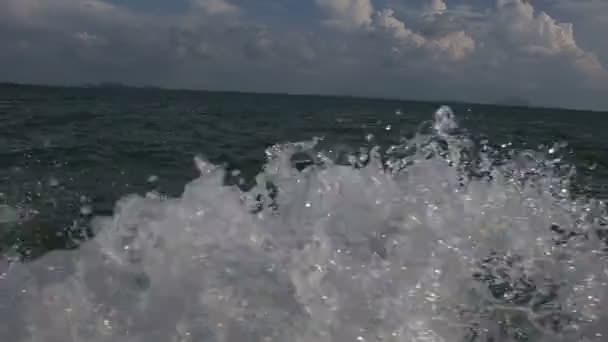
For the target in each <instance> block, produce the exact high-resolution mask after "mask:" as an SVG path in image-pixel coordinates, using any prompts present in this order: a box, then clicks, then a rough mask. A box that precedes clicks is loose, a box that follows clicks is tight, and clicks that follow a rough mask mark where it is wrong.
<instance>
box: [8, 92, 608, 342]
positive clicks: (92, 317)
mask: <svg viewBox="0 0 608 342" xmlns="http://www.w3.org/2000/svg"><path fill="white" fill-rule="evenodd" d="M1 90H2V92H0V120H1V124H0V129H1V130H2V132H1V134H0V137H1V139H3V141H2V144H0V162H1V165H0V167H1V170H0V172H1V177H2V183H1V187H2V194H3V196H2V201H3V205H2V206H1V207H0V234H2V236H3V237H2V245H3V249H2V253H3V257H2V261H1V262H2V263H1V264H0V318H2V321H3V324H2V325H0V340H2V341H5V340H6V341H58V342H59V341H142V342H143V341H159V342H161V341H163V342H164V341H302V342H309V341H310V342H312V341H335V342H342V341H604V340H605V338H606V336H608V331H607V330H608V328H606V324H607V323H608V316H607V313H606V310H603V309H602V308H603V307H604V303H605V302H606V300H608V299H607V298H605V297H606V296H607V295H608V291H607V289H608V287H607V286H608V284H607V283H608V279H607V278H608V261H607V260H606V257H607V256H608V249H607V248H606V243H607V242H606V240H607V239H608V231H607V229H608V228H606V224H607V223H606V220H607V219H608V214H607V213H606V209H605V204H604V202H603V200H602V199H603V198H604V197H605V194H606V193H607V192H606V191H605V189H604V186H603V185H604V184H606V180H608V173H607V172H606V167H605V164H604V163H605V162H606V161H607V160H608V152H607V151H606V150H605V146H608V144H607V143H608V133H606V130H605V129H604V128H605V127H608V126H607V125H606V123H608V117H606V116H605V114H602V113H588V112H570V111H556V110H548V109H547V110H541V109H517V108H500V107H492V106H479V105H466V104H452V105H451V108H452V109H453V110H454V112H455V117H454V115H453V114H452V112H451V110H450V109H449V108H448V107H441V108H440V105H439V104H431V103H407V102H397V101H376V100H362V99H340V98H317V97H289V96H280V95H264V96H262V95H243V94H218V93H196V92H165V91H158V90H99V89H97V90H93V89H59V88H56V89H51V88H15V87H12V88H11V87H5V88H2V89H1ZM313 137H319V138H321V137H322V139H313ZM195 156H197V157H196V158H194V157H195ZM193 160H194V163H193V162H192V161H193ZM193 164H194V166H195V167H192V165H193ZM184 186H185V190H183V189H184ZM76 247H77V248H76ZM66 248H67V250H66ZM74 248H76V249H74Z"/></svg>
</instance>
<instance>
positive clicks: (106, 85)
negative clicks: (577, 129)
mask: <svg viewBox="0 0 608 342" xmlns="http://www.w3.org/2000/svg"><path fill="white" fill-rule="evenodd" d="M9 87H10V88H46V89H82V90H87V89H88V90H128V91H133V90H143V91H167V92H185V93H215V94H239V95H258V96H295V97H321V98H335V99H353V100H362V101H387V102H409V103H423V104H436V105H441V104H446V105H463V106H466V105H469V106H487V107H507V108H527V109H541V110H559V111H575V112H593V113H606V112H608V111H603V110H593V109H581V108H560V107H544V106H539V105H534V104H530V103H529V102H528V101H526V100H524V99H520V98H517V97H507V98H506V99H504V100H501V101H495V102H487V103H480V102H465V101H458V100H443V101H440V100H412V99H404V98H388V97H387V98H383V97H371V96H357V95H341V94H307V93H295V94H294V93H275V92H253V91H239V90H215V89H214V90H205V89H188V88H165V87H159V86H152V85H142V86H136V85H127V84H122V83H118V82H102V83H96V84H82V85H67V84H64V85H60V84H30V83H19V82H0V90H1V88H9Z"/></svg>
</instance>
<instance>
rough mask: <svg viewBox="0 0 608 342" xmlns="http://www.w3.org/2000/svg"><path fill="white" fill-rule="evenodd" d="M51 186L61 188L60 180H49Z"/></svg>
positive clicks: (52, 178) (53, 178)
mask: <svg viewBox="0 0 608 342" xmlns="http://www.w3.org/2000/svg"><path fill="white" fill-rule="evenodd" d="M49 186H52V187H56V186H59V180H57V178H55V177H51V178H49Z"/></svg>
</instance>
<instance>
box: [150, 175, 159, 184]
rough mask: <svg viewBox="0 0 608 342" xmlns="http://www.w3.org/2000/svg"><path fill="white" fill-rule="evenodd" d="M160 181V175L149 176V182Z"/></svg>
mask: <svg viewBox="0 0 608 342" xmlns="http://www.w3.org/2000/svg"><path fill="white" fill-rule="evenodd" d="M157 181H158V176H157V175H150V176H148V183H156V182H157Z"/></svg>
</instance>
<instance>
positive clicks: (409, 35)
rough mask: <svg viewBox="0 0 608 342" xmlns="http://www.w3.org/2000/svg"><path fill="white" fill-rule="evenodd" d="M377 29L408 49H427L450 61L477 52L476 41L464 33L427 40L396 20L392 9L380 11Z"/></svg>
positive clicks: (376, 23)
mask: <svg viewBox="0 0 608 342" xmlns="http://www.w3.org/2000/svg"><path fill="white" fill-rule="evenodd" d="M374 24H375V25H376V27H377V28H379V29H382V30H385V31H386V32H388V33H389V34H390V35H391V36H392V37H393V38H395V39H396V40H398V41H399V42H400V43H402V44H403V45H405V46H407V47H414V48H425V49H426V50H428V51H429V52H430V53H431V54H432V56H433V57H442V56H446V57H447V58H448V59H450V60H454V61H455V60H462V59H464V58H465V57H467V56H468V55H469V54H470V53H472V52H473V51H474V50H475V41H474V40H473V38H471V37H470V36H468V35H467V34H466V33H465V32H464V31H456V32H449V33H447V34H446V35H444V36H440V37H437V38H426V37H424V36H422V35H421V34H419V33H416V32H414V31H412V30H411V29H409V28H407V27H406V26H405V23H404V22H403V21H401V20H399V19H397V18H395V12H394V11H393V10H392V9H384V10H382V11H379V12H378V13H377V14H376V16H375V17H374Z"/></svg>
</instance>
